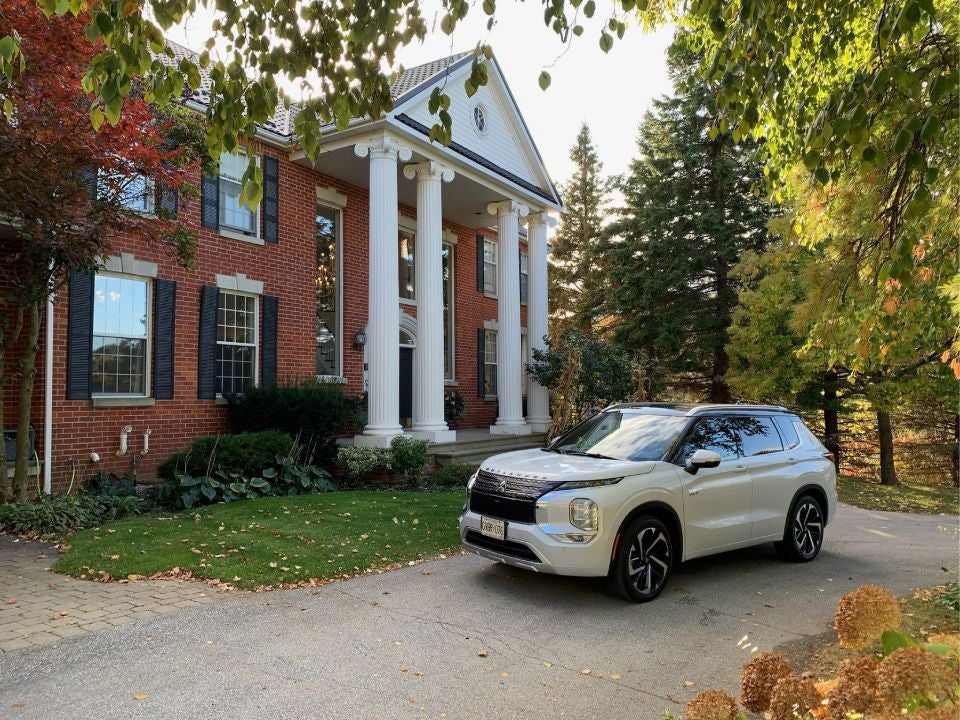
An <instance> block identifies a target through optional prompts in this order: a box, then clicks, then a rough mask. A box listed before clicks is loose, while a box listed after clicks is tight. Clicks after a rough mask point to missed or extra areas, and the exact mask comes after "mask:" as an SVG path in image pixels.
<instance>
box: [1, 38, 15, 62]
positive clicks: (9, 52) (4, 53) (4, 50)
mask: <svg viewBox="0 0 960 720" xmlns="http://www.w3.org/2000/svg"><path fill="white" fill-rule="evenodd" d="M16 51H17V43H16V42H15V41H14V39H13V38H12V37H10V36H9V35H4V36H3V37H2V38H0V57H2V58H3V59H4V60H6V61H7V62H11V61H12V60H13V56H14V53H15V52H16Z"/></svg>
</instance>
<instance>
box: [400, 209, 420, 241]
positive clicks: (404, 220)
mask: <svg viewBox="0 0 960 720" xmlns="http://www.w3.org/2000/svg"><path fill="white" fill-rule="evenodd" d="M397 226H398V227H399V228H400V229H401V230H406V231H407V232H409V233H413V235H414V237H416V235H417V219H416V218H412V217H410V216H409V215H404V214H403V213H402V212H397Z"/></svg>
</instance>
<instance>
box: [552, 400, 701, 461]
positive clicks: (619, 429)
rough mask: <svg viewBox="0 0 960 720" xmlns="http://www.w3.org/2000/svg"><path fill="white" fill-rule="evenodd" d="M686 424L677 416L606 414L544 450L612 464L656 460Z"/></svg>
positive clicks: (573, 430) (577, 428)
mask: <svg viewBox="0 0 960 720" xmlns="http://www.w3.org/2000/svg"><path fill="white" fill-rule="evenodd" d="M688 421H689V418H687V417H684V416H679V415H645V414H641V413H635V412H633V413H632V412H623V411H621V410H609V411H607V412H602V413H598V414H597V415H594V416H593V417H592V418H590V419H589V420H585V421H584V422H582V423H580V424H579V425H577V426H576V427H574V428H572V429H570V430H568V431H567V432H565V433H564V434H563V435H561V436H560V437H558V438H557V439H556V440H554V441H553V442H552V443H551V444H550V445H549V447H547V450H548V451H550V452H559V453H564V454H568V455H588V456H591V457H605V458H610V459H612V460H634V461H637V460H660V459H662V458H663V456H664V454H665V453H666V452H667V450H668V449H669V447H670V444H671V443H672V442H673V441H674V439H676V437H677V435H678V434H679V433H680V431H681V430H683V428H684V427H685V426H686V424H687V422H688Z"/></svg>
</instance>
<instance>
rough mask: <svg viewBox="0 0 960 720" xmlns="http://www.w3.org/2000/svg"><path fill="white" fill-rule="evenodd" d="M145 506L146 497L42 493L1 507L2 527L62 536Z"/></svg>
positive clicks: (128, 513) (115, 518)
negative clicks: (29, 499) (28, 499)
mask: <svg viewBox="0 0 960 720" xmlns="http://www.w3.org/2000/svg"><path fill="white" fill-rule="evenodd" d="M143 508H144V502H143V500H141V499H140V498H138V497H136V496H130V495H127V496H110V495H91V494H88V493H85V492H77V493H71V494H63V495H53V496H50V495H39V496H38V497H37V498H36V499H35V500H32V501H27V502H19V503H11V504H10V505H2V506H0V530H3V531H7V532H15V533H32V534H36V535H59V534H63V533H67V532H73V531H74V530H82V529H83V528H88V527H95V526H97V525H101V524H103V523H107V522H113V521H114V520H119V519H120V518H124V517H127V516H129V515H139V514H140V513H141V512H143Z"/></svg>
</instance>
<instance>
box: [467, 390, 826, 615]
mask: <svg viewBox="0 0 960 720" xmlns="http://www.w3.org/2000/svg"><path fill="white" fill-rule="evenodd" d="M836 509H837V490H836V473H835V471H834V466H833V457H832V455H831V454H830V453H829V452H828V451H827V449H826V448H825V447H824V446H823V445H822V444H821V443H820V441H819V440H817V438H816V437H815V436H814V435H813V433H811V432H810V431H809V430H808V429H807V427H806V426H805V425H804V424H803V421H802V420H801V419H800V418H799V417H797V416H796V415H795V414H793V413H791V412H790V411H788V410H786V409H785V408H782V407H773V406H762V405H700V406H696V405H680V404H658V403H651V404H643V405H614V406H612V407H609V408H607V409H606V410H604V411H603V412H601V413H598V414H597V415H594V416H593V417H592V418H590V419H589V420H586V421H585V422H583V423H581V424H579V425H577V426H576V427H574V428H573V429H571V430H569V431H567V432H566V433H564V434H563V435H561V436H560V437H558V438H557V439H556V440H555V441H554V442H552V443H551V444H550V445H548V446H547V447H546V448H543V449H533V450H520V451H518V452H511V453H506V454H503V455H497V456H495V457H492V458H490V459H488V460H487V461H485V462H484V463H483V465H481V467H480V469H479V470H478V471H477V473H476V474H475V475H474V476H473V477H472V478H470V481H469V482H468V483H467V504H466V505H465V506H464V511H463V515H462V516H461V517H460V537H461V540H462V541H463V545H464V547H465V548H466V549H468V550H470V551H472V552H475V553H477V554H479V555H482V556H484V557H487V558H490V559H491V560H497V561H499V562H503V563H507V564H508V565H514V566H516V567H521V568H525V569H528V570H534V571H536V572H545V573H556V574H560V575H579V576H607V577H608V579H609V582H610V585H611V587H612V589H613V590H614V591H615V592H617V593H618V594H619V595H621V596H622V597H624V598H625V599H628V600H633V601H635V602H644V601H647V600H652V599H653V598H655V597H656V596H657V595H659V594H660V591H661V590H663V588H664V585H666V582H667V579H668V578H669V577H670V572H671V570H672V569H673V567H674V566H675V564H677V563H678V562H682V561H684V560H690V559H691V558H695V557H700V556H703V555H712V554H714V553H719V552H725V551H727V550H733V549H735V548H742V547H747V546H749V545H758V544H761V543H766V542H771V541H772V542H774V543H775V544H776V547H777V550H778V551H779V552H780V554H781V555H782V556H784V557H785V558H787V559H789V560H793V561H796V562H808V561H810V560H813V559H814V558H815V557H816V556H817V553H819V552H820V546H821V544H822V543H823V530H824V526H825V525H826V524H827V522H828V521H830V520H832V519H833V516H834V514H835V513H836Z"/></svg>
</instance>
